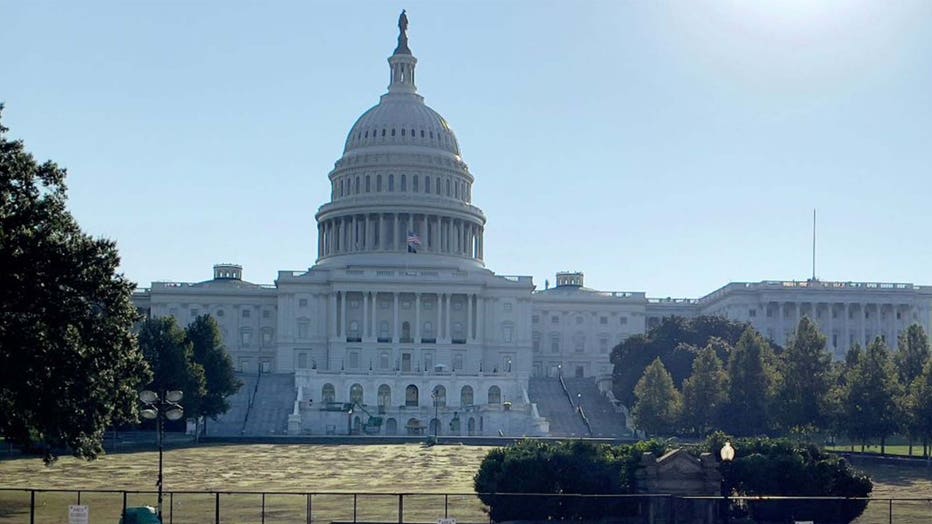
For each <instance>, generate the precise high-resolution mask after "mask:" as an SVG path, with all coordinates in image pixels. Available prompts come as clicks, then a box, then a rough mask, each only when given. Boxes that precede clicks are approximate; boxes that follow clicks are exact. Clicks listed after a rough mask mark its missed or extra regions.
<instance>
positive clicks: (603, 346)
mask: <svg viewBox="0 0 932 524" xmlns="http://www.w3.org/2000/svg"><path fill="white" fill-rule="evenodd" d="M599 353H603V354H604V353H608V339H607V338H600V339H599Z"/></svg>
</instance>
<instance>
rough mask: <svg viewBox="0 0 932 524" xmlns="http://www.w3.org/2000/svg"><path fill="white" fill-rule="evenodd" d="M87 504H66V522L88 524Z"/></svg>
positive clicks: (69, 523)
mask: <svg viewBox="0 0 932 524" xmlns="http://www.w3.org/2000/svg"><path fill="white" fill-rule="evenodd" d="M90 522H91V520H90V517H89V516H88V510H87V506H74V505H72V506H68V524H90Z"/></svg>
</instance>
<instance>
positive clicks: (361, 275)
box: [134, 15, 932, 435]
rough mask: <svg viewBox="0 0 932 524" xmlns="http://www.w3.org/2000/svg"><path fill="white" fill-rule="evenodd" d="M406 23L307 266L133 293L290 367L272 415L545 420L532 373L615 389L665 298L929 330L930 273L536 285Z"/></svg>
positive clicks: (833, 325) (253, 356)
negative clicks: (870, 279)
mask: <svg viewBox="0 0 932 524" xmlns="http://www.w3.org/2000/svg"><path fill="white" fill-rule="evenodd" d="M399 26H400V29H401V30H400V32H399V37H398V43H397V47H396V48H395V50H394V52H393V54H392V55H391V56H390V57H389V58H388V65H389V85H388V90H387V92H386V93H385V94H383V95H382V96H381V98H380V100H379V103H378V104H376V105H375V106H374V107H372V108H371V109H369V110H368V111H366V112H365V113H363V114H362V116H360V117H359V118H358V119H357V120H356V122H355V124H353V126H352V128H351V129H350V130H349V133H348V134H347V137H346V143H345V146H344V149H343V153H342V156H340V158H339V159H338V160H337V161H336V163H335V164H334V167H333V169H332V170H331V171H330V173H329V175H328V177H329V180H330V187H331V190H330V196H329V200H328V201H326V202H325V203H324V204H323V205H321V206H320V208H319V210H318V211H317V214H316V221H317V253H318V255H317V260H316V262H315V263H314V265H313V266H312V267H310V268H309V269H307V270H305V271H279V272H278V275H277V277H276V278H275V280H274V285H257V284H252V283H250V282H248V281H247V280H245V279H244V275H243V268H242V267H240V266H238V265H236V264H218V265H216V266H214V268H213V278H211V279H209V280H206V281H203V282H197V283H179V282H153V283H152V285H151V287H149V288H147V289H141V290H139V291H138V292H137V293H136V295H135V297H134V299H135V302H136V304H137V306H138V307H139V308H140V309H141V310H142V311H143V312H144V313H146V314H148V315H150V316H152V317H165V316H172V317H175V319H177V321H178V322H179V324H181V325H187V324H188V323H189V322H191V321H192V320H193V319H194V318H195V317H197V316H198V315H202V314H210V315H211V316H212V317H214V318H215V319H216V320H217V322H218V323H219V325H220V328H221V332H222V335H223V339H224V344H225V345H226V347H227V349H228V351H229V353H230V355H231V356H232V358H233V361H234V363H235V366H236V367H237V369H238V371H240V372H242V373H243V374H244V375H251V374H252V375H263V374H267V375H268V376H276V377H279V378H282V377H284V378H283V380H284V384H286V386H285V387H284V391H285V393H284V394H282V395H281V396H280V398H279V400H278V401H277V402H278V403H279V404H281V417H280V420H278V419H276V420H273V421H272V422H270V424H271V427H270V428H269V431H272V432H287V433H289V434H302V435H326V434H344V435H345V434H347V433H366V434H372V435H405V434H414V435H417V434H435V433H437V432H438V431H440V432H441V433H442V434H444V435H450V434H453V435H547V434H549V433H550V431H551V428H550V424H551V420H549V419H548V417H547V416H546V415H545V414H543V413H542V410H541V407H540V406H538V404H537V403H536V402H535V399H534V398H532V397H533V395H530V394H529V389H530V388H529V384H530V383H531V382H533V381H534V380H550V381H561V382H562V380H563V377H567V378H572V379H576V380H581V379H585V380H589V381H591V382H592V383H593V384H595V386H597V387H598V388H599V389H600V390H601V391H603V392H609V391H610V389H611V386H610V383H611V371H612V367H611V363H610V361H609V355H610V353H611V350H612V348H613V347H614V346H616V345H617V344H619V343H620V342H622V341H623V340H624V339H625V338H627V337H629V336H631V335H635V334H641V333H645V332H646V331H647V330H648V329H650V328H651V327H652V326H654V325H656V324H658V323H659V322H660V320H661V319H662V318H663V317H666V316H671V315H679V316H685V317H692V316H697V315H722V316H724V317H727V318H730V319H734V320H739V321H746V322H749V323H750V324H752V325H753V326H754V327H756V328H757V329H758V330H760V332H761V333H762V334H763V335H764V336H766V337H769V338H770V339H772V340H773V341H775V342H776V343H777V344H781V345H783V344H786V343H787V341H788V340H790V338H791V337H792V336H793V331H794V329H795V326H796V325H797V323H798V321H799V319H800V318H801V317H802V316H808V317H809V318H811V319H813V320H815V321H816V322H817V324H818V325H819V326H820V328H821V329H822V331H823V333H825V334H826V336H827V337H828V344H829V349H830V350H831V351H832V352H833V353H834V355H835V356H836V358H842V357H843V355H844V354H845V352H846V351H847V350H848V349H849V348H850V347H851V346H852V345H854V344H862V345H863V344H866V343H867V342H868V341H870V340H872V339H873V338H875V337H883V338H884V339H885V340H887V341H888V342H890V341H895V340H896V338H897V336H898V334H899V333H900V332H902V331H904V330H905V329H906V328H907V327H908V326H909V325H910V324H912V323H919V324H921V325H922V326H923V327H924V328H925V329H926V331H928V330H929V327H930V316H932V311H930V307H932V286H917V285H913V284H905V283H862V282H825V281H819V280H808V281H799V282H795V281H793V282H784V281H762V282H752V283H730V284H727V285H725V286H723V287H721V288H720V289H718V290H715V291H713V292H711V293H709V294H708V295H706V296H703V297H700V298H695V299H669V298H667V299H655V298H649V297H648V296H647V295H646V294H645V293H644V292H622V291H598V290H594V289H590V288H587V287H585V285H584V280H583V278H584V275H583V274H582V273H579V272H561V273H557V274H556V279H555V285H554V286H550V285H549V283H548V285H546V286H544V289H539V288H538V287H537V286H535V284H534V282H532V279H531V277H528V276H507V275H499V274H496V273H495V272H493V271H492V270H491V269H489V268H487V267H486V266H485V264H484V262H483V258H484V245H483V234H484V232H485V227H486V216H485V214H484V213H483V212H482V209H480V207H478V206H477V205H476V204H474V203H473V202H472V186H473V183H474V182H475V181H476V178H475V177H474V175H473V173H471V172H470V170H469V167H468V165H467V164H466V161H465V160H464V159H463V158H462V156H461V155H460V148H459V144H458V142H457V138H456V135H455V134H454V133H453V130H452V128H451V126H450V125H449V124H448V123H447V121H446V120H445V119H444V118H443V117H442V116H441V115H440V114H439V113H437V112H436V111H434V110H433V109H431V108H430V107H429V106H427V105H426V104H425V103H424V98H423V97H422V96H421V95H420V94H418V91H417V87H416V84H415V81H416V78H417V77H416V74H415V71H416V66H417V62H418V61H417V59H416V58H415V57H414V55H413V54H412V52H411V50H410V49H409V47H408V40H407V34H406V31H405V29H406V27H407V20H406V19H405V18H404V15H402V19H401V20H400V21H399ZM479 176H480V178H481V174H479ZM563 388H564V390H566V386H565V385H564V386H563ZM244 389H246V388H244ZM255 391H258V388H256V389H255ZM569 394H570V393H569V392H567V395H569ZM609 396H610V394H609ZM570 403H571V404H572V399H570Z"/></svg>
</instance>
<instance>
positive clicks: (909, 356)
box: [893, 324, 929, 386]
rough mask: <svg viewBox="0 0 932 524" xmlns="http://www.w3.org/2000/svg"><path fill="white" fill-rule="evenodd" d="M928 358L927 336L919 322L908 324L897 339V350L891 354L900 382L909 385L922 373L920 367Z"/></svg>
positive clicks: (921, 367)
mask: <svg viewBox="0 0 932 524" xmlns="http://www.w3.org/2000/svg"><path fill="white" fill-rule="evenodd" d="M928 360H929V337H928V336H926V332H925V330H924V329H922V326H920V325H919V324H912V325H910V326H909V327H908V328H907V329H906V331H904V332H903V333H901V334H900V337H899V340H898V341H897V351H896V353H894V355H893V363H894V364H895V365H896V372H897V375H898V376H899V379H900V384H903V385H904V386H909V385H910V384H912V382H913V380H916V377H918V376H919V375H921V374H922V369H923V367H924V366H925V365H926V362H928Z"/></svg>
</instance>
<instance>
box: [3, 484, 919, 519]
mask: <svg viewBox="0 0 932 524" xmlns="http://www.w3.org/2000/svg"><path fill="white" fill-rule="evenodd" d="M156 499H157V493H156V492H155V491H129V490H86V491H85V490H82V491H78V490H52V489H21V488H20V489H18V488H0V524H6V523H29V524H36V523H41V524H46V523H49V524H51V523H55V524H58V523H67V522H68V510H69V506H70V505H86V506H87V507H88V510H89V514H90V522H92V523H95V524H96V523H103V524H116V523H117V522H119V520H120V516H121V515H122V512H123V510H124V509H125V508H128V507H136V506H153V507H154V506H155V505H156ZM482 499H484V500H486V501H487V502H489V504H486V503H483V501H482V500H481V499H480V496H479V495H477V494H476V493H345V492H331V493H327V492H324V493H318V492H314V493H295V492H243V491H166V492H165V494H164V501H163V504H164V506H163V521H164V522H165V523H168V524H176V523H177V524H185V523H192V524H195V523H196V524H203V523H210V522H213V523H216V524H219V523H221V522H222V523H260V524H266V523H270V524H271V523H285V522H287V523H305V524H312V523H322V522H339V523H350V522H352V523H398V524H405V523H409V524H410V523H435V522H437V521H438V519H441V518H453V519H456V521H457V522H458V523H460V524H462V523H491V522H493V518H494V517H493V516H494V515H496V514H499V515H501V514H503V513H501V510H502V509H503V507H504V506H509V507H510V508H512V510H514V508H517V511H518V512H519V514H520V512H521V511H526V512H528V516H527V517H525V518H524V520H546V519H542V518H538V517H533V518H531V517H532V515H530V514H531V513H535V512H537V513H538V514H539V512H540V511H541V510H542V508H546V510H545V511H547V512H551V514H556V515H558V516H557V517H555V518H554V517H551V518H553V519H554V520H559V519H561V518H563V519H566V520H576V521H579V520H589V521H595V520H602V521H605V520H611V521H612V522H615V523H619V524H655V523H672V524H678V523H691V524H697V523H713V522H723V521H729V520H731V521H732V522H737V521H738V519H741V520H743V521H745V522H747V521H758V522H760V521H768V522H786V523H792V522H794V521H810V520H815V522H817V523H820V522H848V521H850V520H851V518H853V516H854V515H859V516H857V518H856V520H855V522H856V524H882V523H885V524H892V523H894V522H896V523H908V524H913V523H915V524H920V523H927V524H932V499H929V498H872V499H845V498H831V497H821V498H806V497H733V498H729V499H725V498H723V497H677V496H671V495H570V494H562V495H553V494H507V493H499V494H486V495H483V496H482ZM852 509H853V511H854V513H853V514H852ZM815 510H817V511H818V512H819V518H818V519H813V518H812V517H811V515H812V511H815ZM861 510H863V512H862V511H861ZM560 512H564V513H560ZM559 515H563V516H562V517H560V516H559ZM508 520H512V519H511V518H509V519H508ZM515 520H517V519H515Z"/></svg>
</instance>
